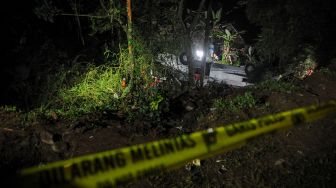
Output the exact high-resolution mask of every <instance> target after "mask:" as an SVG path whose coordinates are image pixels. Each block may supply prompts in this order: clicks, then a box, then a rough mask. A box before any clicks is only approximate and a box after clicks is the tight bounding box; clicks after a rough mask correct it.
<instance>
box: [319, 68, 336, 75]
mask: <svg viewBox="0 0 336 188" xmlns="http://www.w3.org/2000/svg"><path fill="white" fill-rule="evenodd" d="M318 72H320V73H322V74H324V75H326V76H328V77H331V78H335V77H336V71H334V70H330V69H329V68H326V67H323V68H321V69H320V70H318Z"/></svg>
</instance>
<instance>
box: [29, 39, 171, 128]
mask: <svg viewBox="0 0 336 188" xmlns="http://www.w3.org/2000/svg"><path fill="white" fill-rule="evenodd" d="M134 52H135V62H136V64H135V65H133V64H132V63H131V61H130V58H129V56H128V51H127V49H121V50H120V52H119V53H118V54H111V52H110V51H109V50H108V49H105V50H104V55H105V58H106V61H107V63H104V64H102V65H94V64H88V65H85V66H78V65H77V64H76V65H74V66H72V67H68V68H65V67H64V66H60V68H59V70H58V71H56V72H55V73H54V74H53V75H50V76H49V77H47V79H46V82H44V84H47V85H44V84H43V86H42V87H43V88H45V89H46V91H48V92H50V95H46V93H42V94H41V96H44V97H43V98H42V97H40V99H41V100H40V106H39V108H35V109H34V110H32V111H31V112H30V113H28V115H27V120H28V119H29V121H31V119H34V118H38V117H40V116H44V117H50V114H51V113H56V114H57V115H58V116H59V117H63V118H78V117H79V116H82V115H85V114H90V113H94V112H96V111H105V110H108V111H121V112H122V113H124V114H125V115H126V116H127V117H128V118H129V119H130V120H131V119H132V118H133V119H134V118H138V117H143V118H154V119H158V118H159V116H160V113H161V108H160V106H161V104H164V103H163V101H164V100H165V97H164V95H162V94H160V91H159V89H158V87H157V86H153V85H152V83H153V82H154V78H153V76H152V73H154V74H155V68H154V67H153V63H152V62H151V61H152V59H153V58H152V55H151V54H150V52H149V51H148V50H147V49H146V47H144V46H142V45H141V43H136V42H134ZM110 56H113V58H110ZM70 76H71V77H72V78H71V79H70ZM123 79H125V80H126V87H123V86H122V80H123Z"/></svg>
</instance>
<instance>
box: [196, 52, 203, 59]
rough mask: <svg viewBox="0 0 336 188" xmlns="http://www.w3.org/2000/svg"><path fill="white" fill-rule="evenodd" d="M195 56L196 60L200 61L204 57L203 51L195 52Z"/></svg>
mask: <svg viewBox="0 0 336 188" xmlns="http://www.w3.org/2000/svg"><path fill="white" fill-rule="evenodd" d="M196 56H197V58H198V59H202V58H203V56H204V52H203V50H196Z"/></svg>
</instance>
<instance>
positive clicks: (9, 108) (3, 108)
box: [0, 105, 18, 112]
mask: <svg viewBox="0 0 336 188" xmlns="http://www.w3.org/2000/svg"><path fill="white" fill-rule="evenodd" d="M0 111H4V112H17V111H18V109H17V108H16V106H12V105H5V106H0Z"/></svg>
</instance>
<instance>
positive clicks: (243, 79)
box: [156, 24, 255, 87]
mask: <svg viewBox="0 0 336 188" xmlns="http://www.w3.org/2000/svg"><path fill="white" fill-rule="evenodd" d="M195 41H196V42H195ZM209 41H210V42H208V43H207V44H208V45H203V46H202V45H200V44H202V42H199V41H197V40H192V42H193V44H192V48H191V56H192V59H191V60H190V61H188V57H187V53H186V52H182V53H180V54H179V56H176V55H174V54H169V53H161V54H159V55H158V58H157V59H156V61H157V62H159V63H160V64H162V65H164V66H166V67H170V68H171V69H172V70H174V71H175V72H176V73H177V74H176V75H178V76H177V77H178V78H177V79H179V80H183V81H187V80H188V71H189V67H188V64H189V63H193V66H194V69H195V76H194V79H195V80H196V81H198V80H200V79H201V78H200V77H201V73H200V72H201V71H204V72H205V74H204V75H205V76H204V79H203V80H202V81H203V85H207V84H208V83H210V82H216V83H224V84H227V85H230V86H236V87H244V86H248V85H251V83H250V79H249V77H250V76H251V75H252V73H253V71H254V69H255V67H254V64H255V63H254V59H253V57H252V47H247V46H246V45H245V43H244V40H243V39H242V37H241V36H240V34H239V33H238V32H237V31H236V30H235V29H234V27H233V26H232V24H228V25H224V26H221V27H219V28H215V29H213V32H212V34H211V37H210V39H209ZM203 43H204V42H203ZM204 46H206V47H204Z"/></svg>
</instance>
